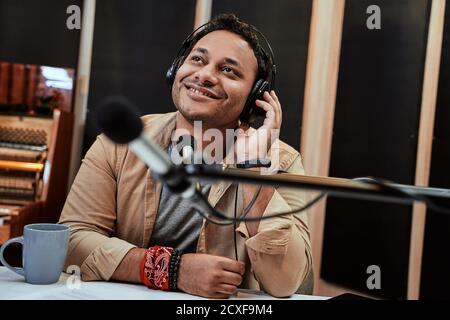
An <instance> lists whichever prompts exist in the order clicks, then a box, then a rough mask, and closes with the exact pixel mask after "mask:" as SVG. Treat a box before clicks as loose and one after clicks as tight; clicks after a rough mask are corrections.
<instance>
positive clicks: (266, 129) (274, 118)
mask: <svg viewBox="0 0 450 320" xmlns="http://www.w3.org/2000/svg"><path fill="white" fill-rule="evenodd" d="M263 98H264V100H259V99H257V100H256V106H257V107H259V108H262V109H264V111H266V118H265V119H264V123H263V125H262V126H261V127H259V128H258V129H255V128H252V127H250V126H249V125H248V124H247V123H241V124H240V126H239V128H238V129H237V130H238V131H237V139H236V141H235V154H236V157H237V162H243V161H245V160H253V159H264V158H266V156H267V151H268V150H269V149H270V146H271V145H272V143H273V142H274V141H275V140H276V139H277V138H278V136H279V129H280V127H281V119H282V113H281V104H280V101H279V100H278V97H277V95H276V94H275V91H273V90H272V91H271V92H270V94H269V92H267V91H266V92H264V94H263Z"/></svg>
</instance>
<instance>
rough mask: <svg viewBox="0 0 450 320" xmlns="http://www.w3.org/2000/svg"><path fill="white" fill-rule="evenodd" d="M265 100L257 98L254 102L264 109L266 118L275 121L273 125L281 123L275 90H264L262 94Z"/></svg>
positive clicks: (279, 105) (279, 106) (277, 125)
mask: <svg viewBox="0 0 450 320" xmlns="http://www.w3.org/2000/svg"><path fill="white" fill-rule="evenodd" d="M263 98H264V99H265V100H260V99H257V100H256V102H255V104H256V105H257V106H258V107H260V108H262V109H264V111H266V113H267V114H266V119H273V120H274V121H275V123H274V124H275V127H279V126H280V125H281V104H280V102H279V100H278V97H277V96H276V94H275V91H273V90H272V91H271V93H270V94H269V92H267V91H265V92H264V94H263Z"/></svg>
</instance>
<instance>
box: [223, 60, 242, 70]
mask: <svg viewBox="0 0 450 320" xmlns="http://www.w3.org/2000/svg"><path fill="white" fill-rule="evenodd" d="M223 60H224V61H225V62H226V63H229V64H231V65H233V66H236V67H239V68H242V65H241V64H240V63H239V61H237V60H234V59H232V58H224V59H223Z"/></svg>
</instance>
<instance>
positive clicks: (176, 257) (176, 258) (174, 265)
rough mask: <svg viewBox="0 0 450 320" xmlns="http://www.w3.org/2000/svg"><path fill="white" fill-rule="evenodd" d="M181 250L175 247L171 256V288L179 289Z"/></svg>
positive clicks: (173, 289) (172, 289)
mask: <svg viewBox="0 0 450 320" xmlns="http://www.w3.org/2000/svg"><path fill="white" fill-rule="evenodd" d="M180 258H181V251H180V250H178V249H174V250H173V253H172V256H171V257H170V265H169V290H170V291H177V277H178V266H179V264H180Z"/></svg>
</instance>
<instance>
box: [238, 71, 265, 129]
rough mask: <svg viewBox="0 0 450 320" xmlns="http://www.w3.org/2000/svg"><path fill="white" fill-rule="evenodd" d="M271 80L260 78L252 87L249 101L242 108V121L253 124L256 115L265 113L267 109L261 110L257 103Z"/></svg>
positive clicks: (240, 117)
mask: <svg viewBox="0 0 450 320" xmlns="http://www.w3.org/2000/svg"><path fill="white" fill-rule="evenodd" d="M268 85H269V82H268V81H266V80H264V79H259V80H258V81H257V82H256V83H255V85H254V86H253V88H252V91H251V92H250V94H249V96H248V98H247V101H246V102H245V106H244V109H243V110H242V113H241V115H240V116H239V119H240V120H241V122H245V123H248V124H251V123H252V122H254V121H255V119H256V116H258V115H263V114H265V111H264V110H262V112H259V109H260V108H259V107H257V106H256V105H255V102H256V100H257V99H261V98H262V95H263V94H264V91H265V90H266V89H267V87H268Z"/></svg>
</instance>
